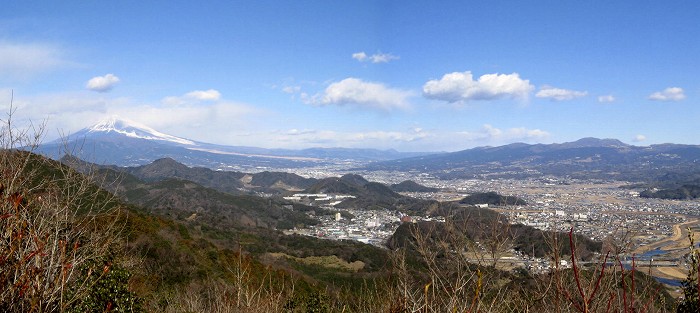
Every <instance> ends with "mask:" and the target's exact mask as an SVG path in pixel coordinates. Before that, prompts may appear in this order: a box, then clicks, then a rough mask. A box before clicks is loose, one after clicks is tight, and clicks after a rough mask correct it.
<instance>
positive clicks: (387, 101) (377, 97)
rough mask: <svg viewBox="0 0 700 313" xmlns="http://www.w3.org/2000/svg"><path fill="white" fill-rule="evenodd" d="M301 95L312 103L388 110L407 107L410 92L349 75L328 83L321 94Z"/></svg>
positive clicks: (307, 101)
mask: <svg viewBox="0 0 700 313" xmlns="http://www.w3.org/2000/svg"><path fill="white" fill-rule="evenodd" d="M301 96H302V100H304V101H305V102H306V103H308V104H313V105H357V106H360V107H367V108H374V109H381V110H387V111H388V110H392V109H406V108H408V107H409V103H408V98H409V97H410V96H411V92H410V91H405V90H400V89H394V88H389V87H386V86H384V84H381V83H373V82H365V81H362V80H361V79H357V78H352V77H351V78H346V79H343V80H341V81H339V82H335V83H332V84H330V85H329V86H328V87H327V88H326V90H325V91H324V92H323V93H322V94H316V95H314V96H309V95H307V94H305V93H302V94H301Z"/></svg>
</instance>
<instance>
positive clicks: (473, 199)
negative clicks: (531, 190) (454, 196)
mask: <svg viewBox="0 0 700 313" xmlns="http://www.w3.org/2000/svg"><path fill="white" fill-rule="evenodd" d="M459 203H462V204H488V205H526V204H527V202H525V200H523V199H520V198H518V197H513V196H510V197H508V196H502V195H499V194H498V193H495V192H493V191H491V192H479V193H474V194H471V195H469V196H466V197H464V198H463V199H462V200H460V201H459Z"/></svg>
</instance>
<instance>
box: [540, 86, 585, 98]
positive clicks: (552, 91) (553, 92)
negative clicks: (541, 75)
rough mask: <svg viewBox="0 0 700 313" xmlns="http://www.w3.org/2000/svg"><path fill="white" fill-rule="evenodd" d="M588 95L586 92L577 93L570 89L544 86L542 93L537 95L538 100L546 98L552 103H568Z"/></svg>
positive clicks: (541, 89)
mask: <svg viewBox="0 0 700 313" xmlns="http://www.w3.org/2000/svg"><path fill="white" fill-rule="evenodd" d="M586 95H588V92H586V91H576V90H569V89H561V88H554V87H551V86H542V88H540V91H538V92H537V94H535V97H537V98H545V99H549V100H552V101H568V100H573V99H575V98H581V97H585V96H586Z"/></svg>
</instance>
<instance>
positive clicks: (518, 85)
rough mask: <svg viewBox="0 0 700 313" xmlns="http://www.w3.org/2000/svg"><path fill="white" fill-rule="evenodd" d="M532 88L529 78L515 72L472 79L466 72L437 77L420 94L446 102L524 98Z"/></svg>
mask: <svg viewBox="0 0 700 313" xmlns="http://www.w3.org/2000/svg"><path fill="white" fill-rule="evenodd" d="M533 89H534V86H532V85H530V81H529V80H524V79H521V78H520V75H518V73H512V74H497V73H496V74H485V75H482V76H481V77H479V79H478V80H474V78H473V75H472V73H471V72H470V71H466V72H454V73H449V74H445V75H444V76H442V78H441V79H439V80H430V81H428V82H427V83H425V85H423V95H424V96H425V97H427V98H430V99H437V100H443V101H448V102H459V101H469V100H494V99H499V98H505V97H507V98H513V99H526V98H527V97H528V95H529V93H530V91H532V90H533Z"/></svg>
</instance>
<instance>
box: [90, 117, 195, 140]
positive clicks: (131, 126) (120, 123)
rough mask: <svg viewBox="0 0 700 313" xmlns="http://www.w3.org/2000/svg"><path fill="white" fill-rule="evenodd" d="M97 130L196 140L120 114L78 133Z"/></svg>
mask: <svg viewBox="0 0 700 313" xmlns="http://www.w3.org/2000/svg"><path fill="white" fill-rule="evenodd" d="M97 132H104V133H109V132H115V133H118V134H122V135H124V136H127V137H131V138H140V139H147V140H160V141H168V142H173V143H177V144H183V145H195V142H194V141H192V140H188V139H184V138H180V137H176V136H172V135H168V134H164V133H161V132H159V131H157V130H155V129H153V128H150V127H148V126H146V125H143V124H139V123H137V122H134V121H130V120H127V119H123V118H120V117H118V116H110V117H109V118H106V119H104V120H101V121H100V122H98V123H97V124H95V125H93V126H91V127H88V128H85V129H83V130H82V131H80V132H78V133H79V134H85V135H87V134H91V133H97Z"/></svg>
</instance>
